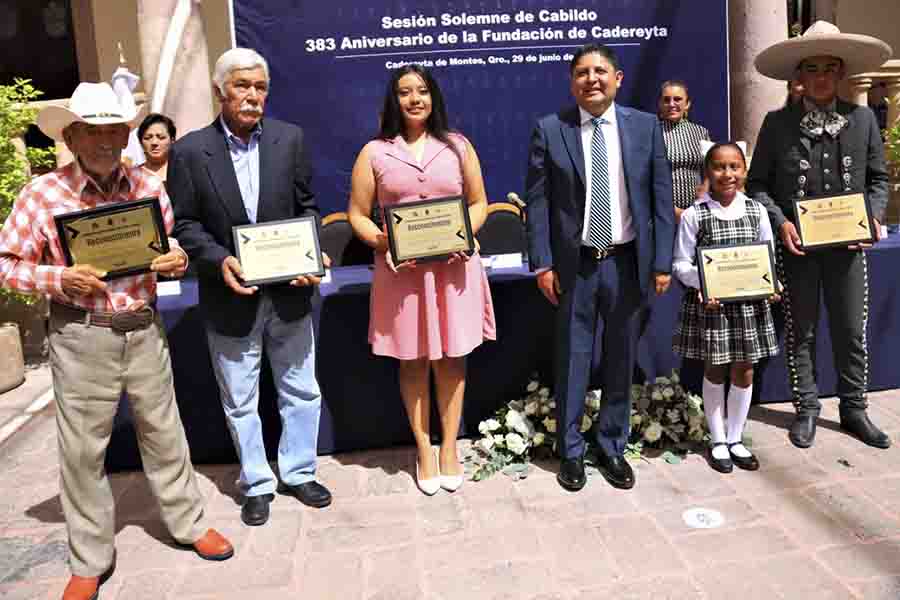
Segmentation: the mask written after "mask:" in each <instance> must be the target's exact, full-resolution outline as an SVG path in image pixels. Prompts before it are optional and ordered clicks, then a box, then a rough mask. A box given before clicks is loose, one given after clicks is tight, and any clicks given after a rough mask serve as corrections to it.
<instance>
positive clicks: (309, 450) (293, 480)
mask: <svg viewBox="0 0 900 600" xmlns="http://www.w3.org/2000/svg"><path fill="white" fill-rule="evenodd" d="M259 293H261V294H262V297H261V298H260V301H259V307H258V308H257V312H256V320H255V322H254V323H253V329H252V330H251V331H250V333H249V334H248V335H247V337H229V336H224V335H221V334H219V333H216V332H215V331H213V330H212V329H211V328H210V327H208V326H207V328H206V335H207V338H208V340H209V353H210V357H211V358H212V364H213V369H214V371H215V374H216V381H217V382H218V384H219V393H220V396H221V398H222V406H223V408H224V409H225V418H226V420H227V421H228V428H229V430H230V431H231V437H232V439H233V441H234V445H235V448H236V449H237V453H238V459H239V460H240V461H241V477H240V480H239V482H238V485H239V486H240V490H241V493H243V494H244V495H245V496H260V495H262V494H272V493H274V492H275V489H276V488H277V485H278V481H277V479H276V478H275V474H274V473H273V472H272V469H271V468H270V467H269V462H268V461H267V460H266V448H265V445H264V444H263V435H262V422H261V421H260V418H259V410H258V405H259V371H260V364H261V362H262V352H263V349H265V351H266V353H267V355H268V357H269V364H271V366H272V379H273V380H274V382H275V389H276V391H277V393H278V411H279V413H280V414H281V439H280V440H279V442H278V472H279V474H280V475H281V481H282V482H283V483H285V484H287V485H292V486H293V485H300V484H301V483H306V482H308V481H312V480H313V479H315V472H316V443H317V441H318V437H319V413H320V411H321V404H322V402H321V394H320V393H319V384H318V382H317V381H316V350H315V342H314V339H313V323H312V316H311V315H307V316H306V317H304V318H302V319H300V320H299V321H293V322H290V323H287V322H284V321H282V320H281V319H279V318H278V315H277V314H276V312H275V307H274V306H273V305H272V301H271V299H270V298H269V296H268V294H266V293H265V292H264V291H260V292H259Z"/></svg>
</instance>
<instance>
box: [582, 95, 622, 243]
mask: <svg viewBox="0 0 900 600" xmlns="http://www.w3.org/2000/svg"><path fill="white" fill-rule="evenodd" d="M578 112H579V114H580V115H581V149H582V153H583V154H584V177H585V182H584V187H585V198H584V227H583V228H582V230H581V242H582V243H583V244H584V245H587V246H590V245H591V244H590V242H589V241H588V215H590V214H591V141H592V140H593V139H594V124H593V123H591V119H593V118H594V116H593V115H592V114H591V113H589V112H588V111H586V110H584V109H583V108H581V107H579V108H578ZM600 116H601V117H603V118H604V119H606V121H607V122H606V123H603V124H602V125H600V127H602V128H603V138H604V140H605V141H606V164H607V173H609V199H610V205H611V206H610V209H611V213H612V214H611V215H610V217H611V218H610V225H611V226H612V241H611V242H610V243H611V244H612V245H614V246H615V245H618V244H625V243H628V242H630V241H631V240H633V239H634V238H635V237H636V234H635V231H634V225H633V224H632V218H631V208H629V206H628V188H627V187H626V186H625V168H624V166H623V165H622V147H621V145H620V144H619V125H618V123H617V122H616V105H615V103H612V104H610V105H609V108H607V109H606V112H604V113H603V114H602V115H600Z"/></svg>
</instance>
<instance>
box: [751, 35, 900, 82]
mask: <svg viewBox="0 0 900 600" xmlns="http://www.w3.org/2000/svg"><path fill="white" fill-rule="evenodd" d="M892 52H893V51H892V50H891V47H890V46H889V45H887V44H886V43H884V42H882V41H881V40H879V39H878V38H874V37H872V36H869V35H860V34H857V33H841V30H840V29H838V28H837V27H836V26H835V25H832V24H831V23H829V22H827V21H816V22H815V23H813V24H812V25H811V26H810V28H809V29H807V30H806V31H805V32H803V35H801V36H798V37H794V38H790V39H787V40H784V41H782V42H778V43H777V44H774V45H772V46H769V47H768V48H766V49H765V50H763V51H762V52H760V53H759V55H758V56H757V57H756V70H757V71H759V72H760V73H762V74H763V75H765V76H766V77H771V78H772V79H782V80H785V81H788V80H790V79H793V78H794V75H795V72H796V70H797V66H798V65H799V64H800V63H801V62H802V61H803V60H804V59H806V58H811V57H813V56H834V57H836V58H840V59H841V60H842V61H844V72H845V74H847V75H853V74H856V73H865V72H866V71H872V70H873V69H877V68H878V67H880V66H881V65H883V64H884V62H885V61H886V60H887V59H889V58H890V57H891V54H892Z"/></svg>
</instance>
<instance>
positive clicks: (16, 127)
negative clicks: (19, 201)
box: [0, 79, 54, 302]
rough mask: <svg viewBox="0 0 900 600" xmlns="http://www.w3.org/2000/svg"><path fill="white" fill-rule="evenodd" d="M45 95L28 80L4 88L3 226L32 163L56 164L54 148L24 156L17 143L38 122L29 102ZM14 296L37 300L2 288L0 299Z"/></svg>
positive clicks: (0, 92) (0, 128) (0, 145)
mask: <svg viewBox="0 0 900 600" xmlns="http://www.w3.org/2000/svg"><path fill="white" fill-rule="evenodd" d="M42 93H43V92H41V91H40V90H37V89H35V88H34V86H32V85H31V83H30V80H28V79H16V80H15V83H13V85H0V223H3V222H6V217H7V216H8V215H9V212H10V210H12V206H13V204H14V203H15V201H16V198H17V197H18V195H19V191H20V190H21V189H22V187H23V186H24V185H25V184H26V183H27V182H28V179H29V171H28V165H29V163H30V164H31V166H32V168H35V169H38V168H46V167H48V166H50V165H52V164H53V157H54V151H53V149H50V148H47V149H45V148H27V149H26V154H25V156H23V155H22V154H21V153H20V152H18V151H17V150H16V147H15V145H14V144H13V139H14V138H17V137H19V136H21V135H22V134H23V133H24V132H25V130H26V129H27V128H28V125H30V124H31V123H32V122H34V118H35V116H36V113H37V111H36V110H35V109H33V108H30V107H28V106H27V104H26V103H27V102H33V101H35V100H37V99H38V98H39V97H40V96H41V95H42ZM26 159H27V160H26ZM11 296H13V297H18V298H19V299H21V300H22V301H25V302H29V301H33V299H28V298H24V297H20V296H18V295H15V294H10V293H9V292H7V291H5V290H3V289H0V298H4V297H7V298H9V297H11Z"/></svg>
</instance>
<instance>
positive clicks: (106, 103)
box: [37, 82, 147, 142]
mask: <svg viewBox="0 0 900 600" xmlns="http://www.w3.org/2000/svg"><path fill="white" fill-rule="evenodd" d="M146 107H147V105H146V104H144V105H143V106H142V107H141V108H140V109H138V108H131V109H130V110H129V109H125V108H123V107H122V106H121V105H120V104H119V99H118V97H117V96H116V93H115V92H114V91H113V89H112V87H111V86H110V85H109V84H108V83H105V82H104V83H79V84H78V87H77V88H75V91H74V92H73V93H72V97H71V98H70V99H69V106H68V108H66V107H62V106H48V107H46V108H44V109H43V110H41V112H40V113H38V116H37V125H38V127H40V128H41V131H43V132H44V134H46V135H47V136H48V137H51V138H53V139H54V140H56V141H58V142H62V141H64V140H63V129H65V128H66V127H68V126H69V125H71V124H72V123H89V124H91V125H116V124H119V123H125V124H126V125H128V127H129V128H130V129H134V128H135V127H137V126H138V125H139V124H140V122H141V120H142V119H143V118H144V112H145V109H146Z"/></svg>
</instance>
